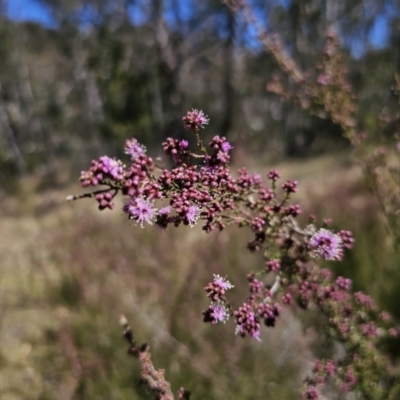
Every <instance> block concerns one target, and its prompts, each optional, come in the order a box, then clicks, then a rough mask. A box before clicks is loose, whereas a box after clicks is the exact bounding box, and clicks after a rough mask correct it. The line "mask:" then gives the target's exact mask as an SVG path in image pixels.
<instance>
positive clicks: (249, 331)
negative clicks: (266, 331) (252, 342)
mask: <svg viewBox="0 0 400 400" xmlns="http://www.w3.org/2000/svg"><path fill="white" fill-rule="evenodd" d="M233 315H234V317H235V319H236V329H235V335H240V336H242V337H244V336H246V335H249V336H251V337H253V338H254V339H257V340H260V322H259V319H258V317H257V316H256V315H255V313H254V311H253V309H252V307H251V305H250V304H248V303H243V305H242V306H241V307H239V309H238V310H237V311H234V312H233Z"/></svg>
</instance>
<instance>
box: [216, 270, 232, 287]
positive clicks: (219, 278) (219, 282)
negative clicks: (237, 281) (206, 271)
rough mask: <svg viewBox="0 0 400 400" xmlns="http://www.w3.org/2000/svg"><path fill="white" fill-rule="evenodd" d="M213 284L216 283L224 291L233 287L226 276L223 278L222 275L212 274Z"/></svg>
mask: <svg viewBox="0 0 400 400" xmlns="http://www.w3.org/2000/svg"><path fill="white" fill-rule="evenodd" d="M214 284H215V285H218V286H219V287H221V288H222V289H224V290H225V291H226V290H229V289H232V288H233V287H234V286H233V285H232V284H231V283H230V282H229V281H228V280H227V279H226V278H223V277H222V276H220V275H215V274H214Z"/></svg>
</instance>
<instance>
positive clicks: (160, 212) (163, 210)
mask: <svg viewBox="0 0 400 400" xmlns="http://www.w3.org/2000/svg"><path fill="white" fill-rule="evenodd" d="M170 211H171V206H166V207H162V208H160V209H159V210H158V211H157V214H158V215H166V214H169V213H170Z"/></svg>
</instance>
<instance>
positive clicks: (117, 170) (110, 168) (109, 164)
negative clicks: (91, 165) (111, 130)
mask: <svg viewBox="0 0 400 400" xmlns="http://www.w3.org/2000/svg"><path fill="white" fill-rule="evenodd" d="M100 162H101V164H102V170H103V172H105V173H106V174H109V175H110V176H111V177H113V178H114V179H116V180H121V179H122V178H123V168H122V165H121V163H119V162H118V161H117V160H114V159H113V158H110V157H108V156H103V157H100Z"/></svg>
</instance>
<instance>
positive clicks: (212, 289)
mask: <svg viewBox="0 0 400 400" xmlns="http://www.w3.org/2000/svg"><path fill="white" fill-rule="evenodd" d="M208 123H209V119H208V118H207V116H205V115H204V113H203V112H202V111H198V110H192V111H189V112H188V113H187V114H186V115H185V116H184V117H183V124H184V127H185V128H186V129H188V130H190V131H191V132H192V134H193V140H194V142H195V144H196V146H197V149H198V150H197V152H192V151H191V150H190V148H191V147H190V146H189V143H188V141H186V140H179V139H173V138H168V139H167V140H166V141H165V142H164V143H162V147H163V150H164V153H165V155H166V156H167V157H168V158H169V159H170V165H171V166H170V167H166V166H160V165H156V163H155V162H154V161H153V159H152V158H151V157H149V156H148V155H147V154H146V149H145V147H144V146H143V145H141V144H140V143H138V142H137V141H136V140H135V139H130V140H128V141H127V142H126V145H125V153H126V154H127V155H128V156H129V157H130V162H129V164H128V165H125V164H124V163H123V162H122V161H121V160H117V159H114V158H110V157H108V156H103V157H100V158H99V159H98V160H93V161H92V164H91V166H90V168H89V169H88V170H87V171H83V172H82V173H81V177H80V181H81V184H82V186H83V187H84V188H93V191H92V192H90V193H86V194H83V195H80V196H69V197H68V199H69V200H73V199H78V198H83V197H94V198H95V200H96V201H97V204H98V208H99V209H100V210H104V209H106V208H109V209H113V208H114V207H115V203H114V201H115V198H116V196H117V195H118V194H120V195H122V196H123V206H122V210H123V212H124V213H125V214H126V216H127V218H128V219H130V220H131V221H132V222H133V223H134V224H135V225H139V226H140V227H142V228H143V227H145V226H146V225H155V226H157V227H158V228H160V229H162V230H165V229H167V228H168V227H170V226H171V225H172V226H173V227H178V226H180V225H183V226H186V227H190V228H192V227H194V226H195V225H200V226H201V227H202V229H203V230H204V231H205V232H206V233H210V232H212V231H214V230H223V229H226V228H227V227H228V226H229V225H237V226H238V227H239V228H247V229H248V230H249V232H250V238H249V241H248V243H247V248H248V250H249V251H250V252H259V253H261V254H262V255H263V257H264V259H265V263H264V265H263V266H260V270H259V271H249V273H248V275H247V277H244V278H245V279H246V280H247V282H248V287H249V296H248V297H247V298H246V299H244V300H242V301H239V302H238V300H237V299H234V298H232V297H233V294H234V285H233V284H232V283H231V282H230V281H229V279H228V277H222V276H219V275H214V279H213V280H212V281H211V282H209V283H208V284H207V285H206V286H205V288H204V290H205V293H206V296H207V297H208V299H209V301H210V303H209V306H208V308H207V309H206V310H204V311H203V321H204V322H205V323H210V324H211V325H216V324H219V323H227V322H228V320H229V319H232V320H233V324H234V328H233V330H232V332H234V333H235V334H236V335H238V336H241V337H247V336H248V337H250V338H254V339H256V340H258V341H260V340H261V329H262V326H265V327H267V328H270V327H274V326H275V325H276V324H278V323H279V317H280V314H281V311H282V307H286V306H290V305H297V306H298V307H301V308H302V309H306V310H307V309H310V310H318V311H319V312H320V313H321V314H322V315H323V316H324V318H325V319H326V324H325V334H326V336H327V337H328V338H330V339H332V340H335V341H338V342H340V343H342V344H343V346H344V349H345V352H344V353H345V354H344V355H342V356H341V357H337V358H335V359H328V360H317V361H316V363H315V366H314V369H313V375H312V376H310V377H308V378H307V379H306V381H305V386H304V388H303V389H302V391H301V394H302V397H303V398H305V399H317V398H319V396H320V392H321V390H323V389H322V388H323V384H324V383H327V382H333V383H335V384H336V385H338V386H339V387H340V389H341V390H342V391H343V392H349V391H354V392H356V393H357V394H359V395H361V396H363V398H366V399H387V398H390V397H389V396H391V395H393V393H395V391H396V390H397V388H398V377H397V376H396V375H395V373H394V372H392V371H391V370H390V368H388V365H389V362H388V360H387V358H386V357H385V356H384V355H383V353H382V352H381V351H380V350H379V343H380V340H381V339H382V338H385V337H390V336H396V335H397V330H396V329H395V328H394V327H393V326H391V325H390V316H389V315H388V313H380V314H379V313H378V311H377V309H376V306H375V305H374V302H373V300H372V299H371V298H370V297H369V296H367V295H366V294H363V293H361V292H357V293H354V294H352V293H351V281H350V280H349V279H346V278H345V277H337V278H336V279H335V278H334V277H333V276H332V273H331V272H330V271H329V270H327V269H322V268H321V267H320V265H319V264H320V262H321V261H324V260H331V261H340V260H342V259H343V257H344V253H345V251H346V250H347V249H350V248H351V247H352V244H353V242H354V239H353V237H352V235H351V233H350V232H349V231H345V230H341V231H338V232H334V231H333V230H332V229H329V223H330V221H328V220H325V221H323V222H322V223H321V224H319V223H317V222H316V220H315V218H312V217H310V221H309V224H308V225H306V226H305V227H301V226H300V225H299V223H298V222H297V217H298V215H300V214H301V207H300V206H299V205H298V204H293V203H291V200H292V198H293V197H294V195H295V193H296V191H297V187H298V182H297V181H293V180H288V181H286V182H280V174H279V172H278V171H277V170H274V169H273V170H271V171H270V172H269V173H268V174H267V176H266V177H265V178H266V179H263V177H262V176H261V175H259V174H252V173H250V172H248V171H247V170H246V169H245V168H241V169H239V171H237V173H233V172H232V171H231V169H230V168H229V161H230V151H231V150H232V148H233V147H232V145H231V144H230V143H229V142H228V141H227V139H226V138H225V137H220V136H215V137H214V138H213V139H212V140H211V142H209V143H208V144H207V145H206V144H204V143H203V141H202V138H201V135H200V132H201V129H202V128H204V126H205V125H207V124H208ZM123 325H124V327H125V331H124V332H125V337H126V338H127V339H128V341H129V342H130V346H131V347H130V353H131V354H133V355H135V356H136V357H138V358H139V359H140V360H141V363H142V364H143V363H144V364H143V365H145V366H143V374H144V376H146V377H148V381H149V382H151V385H150V384H148V387H149V389H150V390H151V391H152V392H153V393H155V394H156V397H157V398H159V399H170V398H173V397H171V396H172V393H171V392H170V389H169V386H168V385H167V383H166V382H165V380H164V378H163V376H162V374H157V371H156V370H154V368H153V367H151V368H150V367H149V363H150V357H149V348H148V346H142V347H140V346H137V345H136V342H135V341H134V340H133V335H132V332H131V330H130V328H129V326H128V325H127V322H126V320H125V319H123ZM144 360H145V362H144ZM149 371H150V372H149ZM146 374H147V375H146ZM149 374H150V375H149ZM158 376H159V378H160V379H159V385H158V384H157V382H158V380H157V377H158ZM142 381H144V382H146V381H147V378H146V379H145V378H143V376H142ZM182 393H183V394H182ZM178 396H179V398H189V394H188V392H187V391H185V390H184V389H181V390H180V394H179V395H178Z"/></svg>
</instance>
